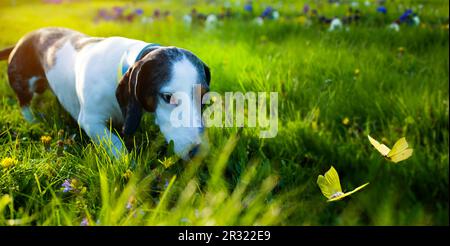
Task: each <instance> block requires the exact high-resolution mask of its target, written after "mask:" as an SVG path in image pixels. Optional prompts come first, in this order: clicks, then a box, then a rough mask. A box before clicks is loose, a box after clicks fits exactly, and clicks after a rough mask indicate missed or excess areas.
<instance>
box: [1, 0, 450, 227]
mask: <svg viewBox="0 0 450 246" xmlns="http://www.w3.org/2000/svg"><path fill="white" fill-rule="evenodd" d="M18 2H19V4H18V5H17V6H15V7H12V6H11V5H10V1H0V30H1V31H0V47H6V46H8V45H11V44H14V43H15V42H17V40H18V39H19V38H20V37H21V36H22V35H24V34H25V33H27V32H29V31H31V30H34V29H36V28H39V27H44V26H64V27H69V28H74V29H77V30H80V31H82V32H85V33H87V34H90V35H94V36H113V35H120V36H126V37H130V38H136V39H142V40H145V41H148V42H156V43H160V44H163V45H174V46H179V47H183V48H187V49H189V50H191V51H193V52H194V53H195V54H196V55H198V56H199V57H200V58H201V59H202V60H203V61H205V62H206V64H208V65H209V67H210V68H211V72H212V83H211V89H212V90H213V91H217V92H220V93H223V92H226V91H243V92H245V91H277V92H278V93H279V131H278V135H277V137H276V138H273V139H265V140H262V139H259V138H258V134H259V130H258V129H249V128H245V129H244V130H243V131H242V132H239V131H238V130H237V129H234V128H227V129H221V128H210V129H208V131H207V135H208V137H209V139H210V146H209V151H207V152H206V153H204V154H203V155H202V156H201V158H198V159H196V160H194V161H192V162H189V163H183V162H182V161H178V162H176V163H175V164H174V165H172V166H171V167H169V168H167V169H166V168H164V166H163V165H161V163H160V162H159V160H163V159H164V157H167V156H168V150H167V147H166V145H165V143H164V139H163V137H162V136H161V134H160V133H159V132H158V128H157V127H156V126H154V125H153V123H152V122H153V119H152V116H151V115H147V116H146V117H145V118H144V120H143V122H142V123H141V128H140V130H139V132H138V134H137V135H136V139H135V140H136V143H137V148H136V150H135V151H133V152H132V153H130V155H129V156H126V157H124V158H123V159H121V160H111V159H110V158H109V157H108V155H107V154H106V151H105V150H104V149H102V148H100V147H99V146H96V145H94V144H93V143H91V142H90V141H89V139H88V138H87V136H86V135H85V134H84V133H83V132H82V131H81V130H80V129H79V128H78V127H77V124H76V123H75V122H74V121H73V120H71V119H70V117H69V116H68V114H67V113H65V112H64V110H63V109H62V108H61V107H60V106H59V105H58V102H57V101H56V99H55V98H54V97H53V96H52V95H51V93H50V92H48V91H47V93H46V94H45V95H43V96H41V97H40V98H39V97H38V98H35V99H34V102H33V106H32V108H33V110H34V111H35V112H38V113H39V115H40V117H39V118H40V122H39V123H37V124H28V123H26V122H25V121H24V119H23V118H22V116H21V114H20V109H19V106H18V103H17V100H16V98H15V95H14V93H13V92H12V90H11V89H10V87H9V84H8V79H7V74H6V63H5V62H1V63H0V160H2V159H4V158H7V157H14V158H16V159H17V160H18V163H17V164H16V165H15V166H14V167H11V168H3V169H0V225H79V224H80V222H81V221H82V219H83V218H87V219H88V220H89V222H90V224H91V225H97V224H98V225H448V224H449V219H448V218H449V217H448V209H449V208H448V199H449V197H448V193H449V190H448V185H449V165H448V164H449V159H448V156H449V155H448V147H449V142H448V140H449V135H448V132H449V131H448V117H449V94H448V93H449V92H448V79H449V69H448V68H449V59H448V53H449V49H448V48H449V38H448V29H444V28H442V27H441V25H442V23H443V22H444V21H445V19H446V18H448V9H449V7H448V6H449V5H448V2H446V1H429V2H428V1H427V3H425V4H424V9H423V10H422V13H421V14H420V16H421V19H422V22H423V23H426V26H425V27H409V26H402V27H401V31H400V32H399V33H395V32H392V31H389V30H387V29H386V26H387V23H389V22H388V20H393V19H394V18H395V17H398V16H399V15H400V14H401V12H400V11H401V10H399V9H397V7H396V6H397V5H393V4H391V5H388V7H389V9H390V10H391V11H390V12H389V15H388V16H387V17H386V19H385V20H384V22H385V23H386V24H381V23H383V20H382V18H381V19H380V17H377V18H378V19H376V18H375V17H374V16H376V13H375V11H374V10H373V8H374V7H373V6H372V9H370V10H369V9H366V7H364V6H363V5H362V7H361V8H362V10H363V13H364V14H365V16H366V18H364V19H363V21H362V22H361V23H359V24H357V25H352V26H350V31H348V32H346V31H340V32H334V33H330V32H327V31H326V27H325V26H321V25H319V24H317V23H314V24H313V25H312V26H311V27H309V28H307V27H304V26H301V25H299V24H298V23H297V22H295V19H294V16H295V11H294V10H295V9H297V10H301V8H302V6H303V3H299V2H298V1H285V3H284V4H283V5H281V6H279V9H280V10H281V14H282V16H287V17H285V18H283V19H282V20H279V21H272V22H266V23H265V25H264V26H262V27H258V26H255V25H252V24H251V22H250V21H246V20H243V19H242V18H236V19H234V20H228V21H226V22H225V23H223V25H222V26H221V27H220V28H217V29H216V30H211V31H206V30H205V29H204V28H203V27H201V26H194V27H192V28H191V29H188V28H186V27H185V26H184V25H183V23H182V22H181V16H182V14H184V13H188V12H189V11H190V9H191V8H192V6H193V5H190V4H189V3H190V2H192V1H183V2H182V1H180V2H177V3H175V1H170V2H163V1H152V2H151V3H145V4H144V3H140V4H139V6H143V7H144V10H145V11H147V12H148V11H151V10H153V9H154V8H156V7H159V8H161V9H162V10H165V9H170V10H171V11H172V12H173V14H174V16H175V18H174V20H173V21H165V20H161V21H156V22H154V23H152V24H142V23H140V22H134V23H132V24H128V23H117V22H115V23H106V22H101V23H99V24H94V23H93V21H92V19H93V16H94V15H95V13H96V9H97V8H99V7H103V6H114V5H115V4H123V3H122V2H94V3H91V2H81V3H72V4H66V5H62V6H53V5H44V4H40V3H39V1H34V2H32V3H28V4H23V3H20V1H18ZM197 2H198V3H197V4H195V5H194V6H196V7H197V9H198V10H200V11H202V12H209V11H215V12H219V10H220V7H219V6H216V5H214V4H206V3H205V2H206V1H197ZM241 2H242V1H241ZM254 2H255V6H259V5H257V3H260V2H261V3H262V2H263V1H254ZM267 2H273V3H274V4H273V5H274V6H278V5H277V2H278V1H267ZM324 2H326V1H324ZM403 3H404V5H405V6H406V5H413V6H417V4H418V2H416V1H404V2H403ZM313 6H314V5H313ZM262 8H263V7H262V6H259V7H258V11H259V10H262ZM345 9H346V7H345V6H340V7H337V8H335V7H331V6H329V5H328V4H327V3H324V4H323V7H322V8H321V9H320V11H322V12H325V13H326V14H327V15H328V16H332V15H341V16H342V15H344V14H345ZM399 47H404V49H405V52H404V54H403V55H400V54H399V51H398V48H399ZM356 69H359V70H360V75H359V76H355V73H354V71H355V70H356ZM346 117H348V118H349V120H350V123H349V124H348V125H344V124H343V123H342V120H343V119H344V118H346ZM61 129H62V130H64V132H63V133H62V134H59V135H58V131H59V130H61ZM368 134H371V135H372V136H374V137H375V138H377V139H381V138H385V141H386V143H387V144H388V145H389V146H392V145H393V143H394V142H395V141H396V140H397V139H398V138H400V137H403V136H405V137H406V138H407V140H408V142H409V143H410V145H411V146H412V147H413V148H414V154H413V156H412V157H411V158H410V159H408V160H406V161H404V162H401V163H399V164H392V163H389V162H387V161H386V160H384V159H383V158H382V157H381V156H380V155H379V154H378V153H377V152H376V151H375V150H374V149H373V148H372V147H371V146H370V144H369V142H368V140H367V137H366V136H367V135H368ZM43 135H49V136H51V137H52V138H53V140H52V142H51V145H50V148H49V149H48V148H47V149H46V148H45V147H44V145H43V144H42V143H41V141H40V137H41V136H43ZM72 137H73V139H74V143H73V144H66V146H65V147H66V148H65V150H63V151H62V152H61V151H59V150H58V147H57V140H58V139H63V140H65V141H67V139H72ZM331 165H333V166H334V167H335V168H336V169H337V171H338V172H339V174H340V178H341V184H342V187H343V189H344V190H346V191H349V190H352V189H354V188H356V187H357V186H359V185H361V184H363V183H365V182H370V185H369V186H367V187H366V188H365V189H363V190H362V191H360V192H357V193H355V194H353V195H352V196H351V197H349V198H346V199H344V200H343V201H339V202H336V203H327V202H326V199H325V197H323V196H322V194H321V193H320V190H319V188H318V186H317V185H316V179H317V176H318V175H319V174H323V173H324V172H325V171H326V170H328V169H329V167H330V166H331ZM127 170H130V171H132V175H131V177H130V176H127V175H124V174H125V173H126V172H127ZM69 178H76V179H77V180H78V183H79V187H78V188H79V189H80V190H83V188H82V187H84V188H85V191H83V192H69V193H63V192H62V188H61V185H62V183H63V182H64V180H65V179H69ZM1 197H2V198H1ZM128 202H131V204H132V205H133V206H132V208H131V209H127V208H126V205H127V203H128Z"/></svg>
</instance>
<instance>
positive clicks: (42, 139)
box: [41, 136, 52, 146]
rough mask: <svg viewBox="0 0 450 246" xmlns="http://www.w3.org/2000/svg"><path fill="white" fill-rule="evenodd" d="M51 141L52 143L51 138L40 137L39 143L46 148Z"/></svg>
mask: <svg viewBox="0 0 450 246" xmlns="http://www.w3.org/2000/svg"><path fill="white" fill-rule="evenodd" d="M51 141H52V137H50V136H42V137H41V142H42V143H43V144H44V145H46V146H48V145H49V144H50V142H51Z"/></svg>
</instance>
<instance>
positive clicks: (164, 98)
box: [160, 93, 172, 104]
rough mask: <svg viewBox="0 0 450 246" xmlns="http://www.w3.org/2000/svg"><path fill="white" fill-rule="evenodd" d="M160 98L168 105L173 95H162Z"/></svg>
mask: <svg viewBox="0 0 450 246" xmlns="http://www.w3.org/2000/svg"><path fill="white" fill-rule="evenodd" d="M160 96H161V98H162V99H163V100H164V102H166V103H167V104H170V99H171V98H172V94H171V93H161V94H160Z"/></svg>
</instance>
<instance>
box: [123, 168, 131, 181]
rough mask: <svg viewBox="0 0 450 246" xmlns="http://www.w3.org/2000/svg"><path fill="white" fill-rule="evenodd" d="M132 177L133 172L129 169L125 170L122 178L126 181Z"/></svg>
mask: <svg viewBox="0 0 450 246" xmlns="http://www.w3.org/2000/svg"><path fill="white" fill-rule="evenodd" d="M132 175H133V172H132V171H131V170H130V169H127V170H126V171H125V173H124V174H123V175H122V176H123V177H124V178H125V179H127V180H128V179H130V178H131V176H132Z"/></svg>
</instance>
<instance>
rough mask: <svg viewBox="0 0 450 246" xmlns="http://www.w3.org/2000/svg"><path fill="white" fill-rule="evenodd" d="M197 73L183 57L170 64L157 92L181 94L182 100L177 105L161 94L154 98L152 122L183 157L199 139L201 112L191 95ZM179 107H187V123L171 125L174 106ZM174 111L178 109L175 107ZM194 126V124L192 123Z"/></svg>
mask: <svg viewBox="0 0 450 246" xmlns="http://www.w3.org/2000/svg"><path fill="white" fill-rule="evenodd" d="M199 79H200V76H199V74H198V71H197V69H196V68H195V67H194V65H193V64H192V63H191V62H190V61H189V60H188V59H186V58H185V57H184V58H183V59H182V60H181V61H178V62H176V63H175V64H173V67H172V76H171V80H170V81H169V82H168V83H167V84H166V85H165V86H163V87H162V88H161V90H160V92H161V93H172V94H175V96H176V94H178V93H180V94H183V95H187V96H184V97H182V98H183V99H184V101H183V102H179V104H177V105H173V104H168V103H166V102H165V101H164V100H161V98H158V105H157V107H156V119H155V122H156V124H157V125H159V128H160V130H161V132H162V133H163V134H164V136H165V138H166V140H167V142H169V141H171V140H173V142H174V149H175V153H177V154H178V155H179V156H181V157H182V158H184V159H188V158H189V156H188V154H189V151H190V150H191V149H192V147H193V146H196V145H199V144H200V143H201V136H202V131H203V129H202V128H203V126H202V122H201V112H200V110H199V109H198V108H197V107H196V104H195V100H194V97H193V96H192V95H193V88H194V85H195V84H197V83H198V81H199ZM179 107H182V109H183V110H179V111H180V112H181V111H186V110H185V109H186V108H189V109H190V110H187V111H189V112H190V113H191V114H192V115H191V117H190V118H191V119H192V120H193V122H190V123H189V124H188V125H189V126H187V127H186V126H175V125H174V124H173V122H172V121H171V114H172V112H173V111H174V110H176V109H178V108H179ZM177 111H178V110H177ZM195 126H198V127H195Z"/></svg>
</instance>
